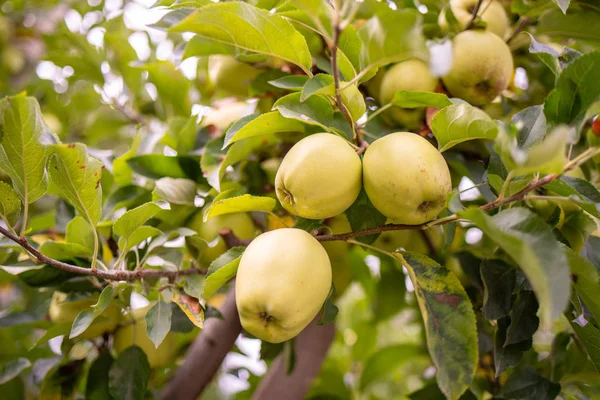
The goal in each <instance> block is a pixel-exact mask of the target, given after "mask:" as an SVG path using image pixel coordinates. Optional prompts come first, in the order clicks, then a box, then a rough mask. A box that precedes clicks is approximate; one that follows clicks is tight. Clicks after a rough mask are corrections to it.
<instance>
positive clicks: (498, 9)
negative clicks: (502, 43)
mask: <svg viewBox="0 0 600 400" xmlns="http://www.w3.org/2000/svg"><path fill="white" fill-rule="evenodd" d="M477 1H478V0H450V3H449V6H450V8H451V9H452V13H453V14H454V16H455V17H456V19H457V20H458V24H459V26H460V28H461V30H464V29H465V27H466V26H467V24H468V23H469V21H470V20H471V18H473V9H474V8H475V5H476V4H477ZM478 15H479V17H480V18H481V20H482V21H484V22H485V23H486V24H487V27H486V29H487V30H488V31H490V32H492V33H493V34H495V35H497V36H499V37H500V38H504V36H505V35H506V31H507V30H508V25H509V21H508V15H506V11H505V10H504V7H502V4H500V2H498V1H496V0H487V1H484V2H483V3H482V4H481V7H480V8H479V13H478ZM438 23H439V25H440V28H441V29H442V31H444V32H447V31H448V21H447V20H446V13H445V12H441V13H440V16H439V19H438Z"/></svg>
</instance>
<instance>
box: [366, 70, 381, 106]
mask: <svg viewBox="0 0 600 400" xmlns="http://www.w3.org/2000/svg"><path fill="white" fill-rule="evenodd" d="M385 73H386V69H385V68H379V69H378V70H377V73H376V74H375V76H374V77H372V78H371V79H369V81H368V82H367V83H366V88H367V93H368V94H369V96H371V97H372V98H373V99H374V100H375V101H376V102H377V103H378V104H380V105H381V81H383V77H384V76H385Z"/></svg>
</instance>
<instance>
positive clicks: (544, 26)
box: [536, 3, 600, 45]
mask: <svg viewBox="0 0 600 400" xmlns="http://www.w3.org/2000/svg"><path fill="white" fill-rule="evenodd" d="M580 6H583V7H579V9H578V10H577V11H573V12H569V13H568V14H566V15H565V14H563V12H562V11H560V10H557V9H554V10H550V11H549V12H545V13H543V14H542V15H541V17H540V18H539V19H538V18H536V20H537V22H538V23H537V25H536V34H537V35H548V36H550V37H551V38H552V39H555V40H560V39H570V40H577V41H581V42H589V43H592V44H596V45H597V43H598V42H600V32H598V29H596V26H598V23H600V11H598V9H597V8H596V7H594V6H593V5H592V4H590V5H589V6H587V7H585V3H580Z"/></svg>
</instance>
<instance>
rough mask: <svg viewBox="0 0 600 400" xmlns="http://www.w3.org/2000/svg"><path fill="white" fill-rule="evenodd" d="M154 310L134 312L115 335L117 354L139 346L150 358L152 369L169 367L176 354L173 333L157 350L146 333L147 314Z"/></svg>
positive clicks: (144, 308)
mask: <svg viewBox="0 0 600 400" xmlns="http://www.w3.org/2000/svg"><path fill="white" fill-rule="evenodd" d="M150 308H152V306H147V307H143V308H137V309H135V310H132V311H131V312H130V313H129V315H127V316H125V317H124V318H123V323H124V326H122V327H121V328H119V329H118V330H117V331H116V332H115V335H114V339H113V347H114V349H115V351H116V352H117V353H121V352H122V351H124V350H125V349H127V348H128V347H131V346H134V345H135V346H138V347H139V348H141V349H142V350H143V351H144V353H146V356H147V357H148V363H149V364H150V368H158V367H163V366H165V365H167V364H168V363H169V362H170V361H171V360H172V359H173V355H174V354H175V347H176V345H177V343H176V337H175V334H174V333H173V332H169V333H167V336H166V337H165V339H164V340H163V341H162V343H161V344H160V345H159V346H158V348H156V347H155V346H154V343H152V341H151V340H150V338H149V337H148V333H147V332H146V329H147V328H146V326H147V325H146V320H145V319H144V318H145V317H146V314H147V313H148V311H149V310H150Z"/></svg>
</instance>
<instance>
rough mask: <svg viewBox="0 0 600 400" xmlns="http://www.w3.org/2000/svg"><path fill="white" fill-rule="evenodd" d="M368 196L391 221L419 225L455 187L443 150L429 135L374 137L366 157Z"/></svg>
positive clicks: (442, 204) (439, 208) (441, 205)
mask: <svg viewBox="0 0 600 400" xmlns="http://www.w3.org/2000/svg"><path fill="white" fill-rule="evenodd" d="M363 181H364V187H365V191H366V192H367V195H368V196H369V199H370V200H371V202H372V203H373V205H374V206H375V208H377V210H379V212H381V213H382V214H383V215H385V216H386V217H387V218H388V219H389V222H392V223H398V224H408V225H419V224H423V223H425V222H427V221H430V220H432V219H433V218H435V217H436V216H437V215H438V214H439V213H440V212H441V211H442V210H443V209H444V208H445V206H446V197H447V196H448V194H449V193H450V191H451V190H452V182H451V179H450V171H449V169H448V165H447V164H446V160H444V157H443V156H442V155H441V153H440V152H439V151H438V150H437V149H436V148H435V147H433V146H432V145H431V143H429V142H428V141H427V140H426V139H424V138H422V137H421V136H419V135H417V134H414V133H410V132H396V133H391V134H389V135H386V136H384V137H382V138H380V139H378V140H376V141H374V142H373V143H372V144H371V145H370V146H369V147H368V148H367V151H366V152H365V156H364V158H363Z"/></svg>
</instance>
